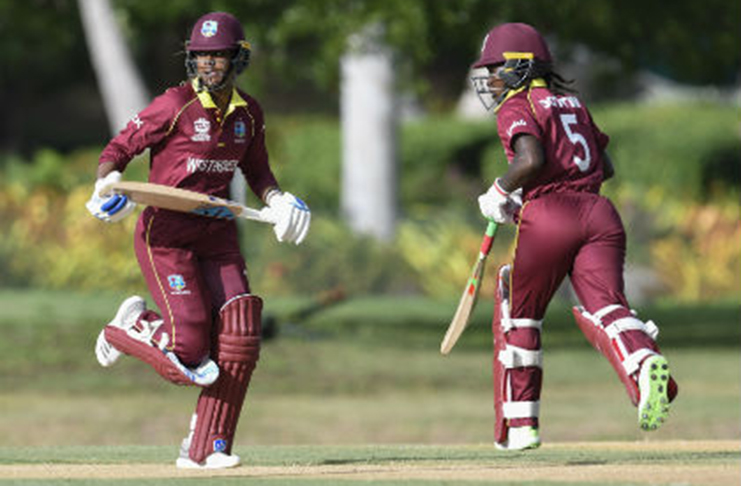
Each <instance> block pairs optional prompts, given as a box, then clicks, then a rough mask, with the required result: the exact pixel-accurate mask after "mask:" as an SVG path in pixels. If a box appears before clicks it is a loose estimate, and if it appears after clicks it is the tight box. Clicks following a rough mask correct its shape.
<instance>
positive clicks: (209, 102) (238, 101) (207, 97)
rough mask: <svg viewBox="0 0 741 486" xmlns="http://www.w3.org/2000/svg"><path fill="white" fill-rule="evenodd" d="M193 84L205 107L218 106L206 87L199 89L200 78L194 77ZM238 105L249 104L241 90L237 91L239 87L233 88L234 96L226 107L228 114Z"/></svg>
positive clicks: (214, 107) (215, 107)
mask: <svg viewBox="0 0 741 486" xmlns="http://www.w3.org/2000/svg"><path fill="white" fill-rule="evenodd" d="M191 84H192V86H193V91H195V92H196V96H198V100H199V101H200V102H201V105H202V106H203V107H204V108H207V109H208V108H213V109H217V108H218V107H217V106H216V103H214V100H213V98H211V94H210V93H209V92H208V91H206V90H205V89H202V90H200V91H198V78H195V79H193V81H192V83H191ZM238 106H247V102H246V101H245V100H244V98H242V97H241V96H240V95H239V91H237V88H232V97H231V100H229V107H228V108H227V109H226V114H227V115H229V114H230V113H231V112H233V111H234V110H235V109H237V107H238Z"/></svg>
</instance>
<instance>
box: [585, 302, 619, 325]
mask: <svg viewBox="0 0 741 486" xmlns="http://www.w3.org/2000/svg"><path fill="white" fill-rule="evenodd" d="M622 308H623V306H622V305H620V304H612V305H608V306H606V307H603V308H601V309H600V310H598V311H597V312H595V313H594V314H592V316H593V317H594V318H596V319H597V320H599V321H602V318H603V317H605V316H606V315H607V314H609V313H610V312H613V311H616V310H618V309H622ZM585 313H586V311H585ZM587 314H588V313H587Z"/></svg>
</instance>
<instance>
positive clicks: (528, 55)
mask: <svg viewBox="0 0 741 486" xmlns="http://www.w3.org/2000/svg"><path fill="white" fill-rule="evenodd" d="M502 56H503V57H504V58H505V59H506V60H508V61H509V60H510V59H535V55H534V54H533V53H532V52H511V51H510V52H503V53H502Z"/></svg>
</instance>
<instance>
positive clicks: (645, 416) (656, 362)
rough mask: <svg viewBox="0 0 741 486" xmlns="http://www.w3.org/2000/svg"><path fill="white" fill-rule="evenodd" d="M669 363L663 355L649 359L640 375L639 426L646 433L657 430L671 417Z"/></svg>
mask: <svg viewBox="0 0 741 486" xmlns="http://www.w3.org/2000/svg"><path fill="white" fill-rule="evenodd" d="M668 384H669V363H668V362H667V361H666V358H664V357H663V356H661V355H654V356H651V357H650V358H647V359H646V360H645V361H644V362H643V364H642V365H641V371H640V373H639V375H638V389H639V390H640V393H641V400H640V402H639V403H638V426H639V427H640V428H641V429H642V430H645V431H651V430H656V429H658V428H659V427H661V425H662V424H663V423H664V422H665V421H666V417H667V416H668V415H669V396H668Z"/></svg>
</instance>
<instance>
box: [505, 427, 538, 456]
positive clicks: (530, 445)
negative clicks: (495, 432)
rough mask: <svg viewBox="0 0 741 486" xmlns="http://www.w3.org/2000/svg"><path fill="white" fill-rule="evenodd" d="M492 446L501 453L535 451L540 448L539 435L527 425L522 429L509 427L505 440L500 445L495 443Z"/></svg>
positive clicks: (533, 428) (536, 430)
mask: <svg viewBox="0 0 741 486" xmlns="http://www.w3.org/2000/svg"><path fill="white" fill-rule="evenodd" d="M494 445H495V446H496V448H497V449H499V450H502V451H522V450H525V449H537V448H538V447H540V434H539V433H538V429H536V428H535V427H531V426H529V425H526V426H524V427H510V428H509V431H508V432H507V440H505V441H504V442H502V443H499V442H495V443H494Z"/></svg>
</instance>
